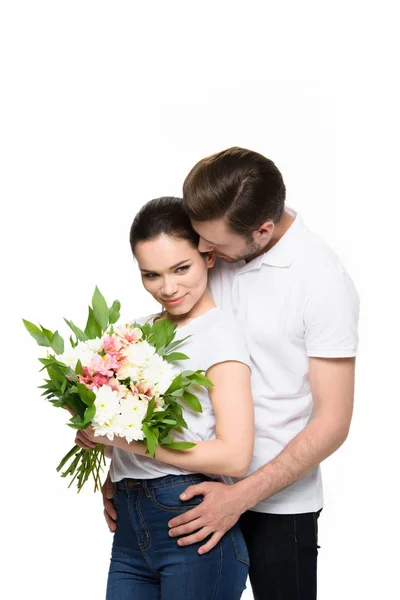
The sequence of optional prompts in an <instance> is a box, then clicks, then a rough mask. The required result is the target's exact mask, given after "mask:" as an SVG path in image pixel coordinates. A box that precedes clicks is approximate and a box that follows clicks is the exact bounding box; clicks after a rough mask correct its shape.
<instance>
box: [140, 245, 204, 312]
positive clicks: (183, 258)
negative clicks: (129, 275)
mask: <svg viewBox="0 0 400 600" xmlns="http://www.w3.org/2000/svg"><path fill="white" fill-rule="evenodd" d="M135 257H136V259H137V261H138V263H139V269H140V272H141V274H142V282H143V285H144V287H145V288H146V290H147V291H148V292H149V293H150V294H151V295H152V296H153V298H155V300H157V302H159V303H160V304H161V305H162V306H163V307H164V309H165V310H166V311H167V312H168V313H169V314H170V315H172V316H176V317H179V316H181V315H186V314H188V313H189V312H190V311H191V310H192V309H193V308H194V307H195V306H196V305H198V303H199V302H201V300H202V299H203V297H204V295H205V293H206V291H207V279H208V269H209V267H211V266H213V264H214V259H213V258H211V257H207V258H205V257H204V256H202V255H201V254H200V252H199V251H198V250H197V248H195V247H194V246H192V244H191V243H190V242H189V241H188V240H184V239H182V238H177V237H172V236H169V235H165V234H162V235H160V236H159V237H157V238H155V239H152V240H148V241H145V242H138V243H137V244H136V247H135Z"/></svg>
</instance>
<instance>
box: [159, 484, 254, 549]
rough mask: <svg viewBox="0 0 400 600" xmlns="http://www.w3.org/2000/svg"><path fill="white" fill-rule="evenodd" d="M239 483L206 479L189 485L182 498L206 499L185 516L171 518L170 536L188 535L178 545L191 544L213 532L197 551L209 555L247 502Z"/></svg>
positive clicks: (243, 509) (235, 520)
mask: <svg viewBox="0 0 400 600" xmlns="http://www.w3.org/2000/svg"><path fill="white" fill-rule="evenodd" d="M236 486H237V484H235V485H225V484H224V483H217V482H215V483H214V482H208V481H206V482H204V483H199V484H198V485H191V486H190V487H188V488H187V489H186V490H185V492H183V494H181V496H180V499H181V500H183V501H185V500H190V499H191V498H193V497H194V496H200V495H201V496H204V499H203V502H202V503H201V504H199V505H198V506H196V507H195V508H192V509H191V510H188V511H187V512H186V513H184V514H183V515H180V516H179V517H175V518H174V519H172V520H171V521H170V522H169V523H168V525H169V527H170V528H171V529H170V532H169V535H170V536H171V537H176V536H178V535H183V536H185V537H182V538H180V539H179V540H178V544H179V546H189V545H190V544H195V543H196V542H201V541H203V540H204V539H205V538H206V537H208V536H209V535H211V538H210V539H209V540H208V542H207V543H206V544H204V546H201V547H200V548H199V550H198V552H199V554H206V553H207V552H209V551H210V550H212V548H214V546H216V545H217V544H218V542H219V540H220V539H221V538H222V536H223V535H224V534H225V533H226V532H227V531H228V530H229V529H230V528H231V527H233V526H234V524H235V523H236V522H237V521H238V519H239V517H240V515H241V514H242V512H244V511H245V507H244V503H243V502H242V499H241V497H240V494H239V491H238V489H237V487H236ZM188 534H190V535H188Z"/></svg>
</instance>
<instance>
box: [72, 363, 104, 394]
mask: <svg viewBox="0 0 400 600" xmlns="http://www.w3.org/2000/svg"><path fill="white" fill-rule="evenodd" d="M79 382H80V383H83V384H84V385H86V387H87V388H88V390H92V389H93V388H94V387H100V386H102V385H107V384H108V377H106V376H105V375H101V374H100V373H96V375H94V373H93V371H92V370H91V369H89V368H88V367H82V375H79Z"/></svg>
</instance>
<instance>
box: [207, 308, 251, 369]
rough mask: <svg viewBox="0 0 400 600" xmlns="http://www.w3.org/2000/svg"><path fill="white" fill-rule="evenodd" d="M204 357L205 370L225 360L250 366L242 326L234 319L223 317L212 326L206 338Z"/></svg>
mask: <svg viewBox="0 0 400 600" xmlns="http://www.w3.org/2000/svg"><path fill="white" fill-rule="evenodd" d="M206 357H207V361H206V362H207V367H206V370H207V369H209V368H210V367H212V366H213V365H216V364H218V363H223V362H227V361H236V362H241V363H244V364H245V365H247V366H249V367H250V355H249V350H248V346H247V341H246V336H245V332H244V328H243V327H242V325H241V324H240V323H239V322H238V321H237V320H236V319H234V318H232V319H224V320H223V322H221V323H217V324H216V325H215V326H214V327H213V329H212V330H211V331H210V335H209V336H208V339H207V347H206Z"/></svg>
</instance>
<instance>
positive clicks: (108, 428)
mask: <svg viewBox="0 0 400 600" xmlns="http://www.w3.org/2000/svg"><path fill="white" fill-rule="evenodd" d="M118 419H119V415H115V416H114V417H113V418H112V419H111V421H109V422H108V423H104V425H98V424H96V423H94V422H93V421H92V425H93V429H94V435H95V437H98V436H100V435H106V436H107V437H108V439H109V440H111V441H113V439H114V435H116V434H117V429H118Z"/></svg>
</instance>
